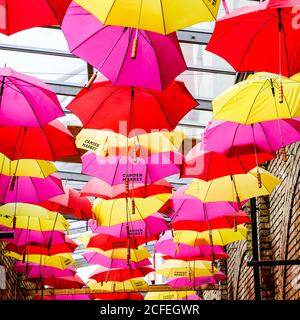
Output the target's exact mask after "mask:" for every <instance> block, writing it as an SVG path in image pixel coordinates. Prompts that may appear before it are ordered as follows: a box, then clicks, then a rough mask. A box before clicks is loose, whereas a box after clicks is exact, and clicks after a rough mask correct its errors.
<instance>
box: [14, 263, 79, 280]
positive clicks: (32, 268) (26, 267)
mask: <svg viewBox="0 0 300 320" xmlns="http://www.w3.org/2000/svg"><path fill="white" fill-rule="evenodd" d="M14 271H15V272H20V273H25V274H27V275H28V277H32V278H38V277H42V278H45V279H46V278H55V277H71V276H74V275H75V274H76V270H75V269H74V268H73V267H72V266H70V267H68V268H66V269H64V270H62V269H58V268H55V267H47V266H43V265H40V264H38V263H34V262H27V263H23V262H22V261H18V262H17V263H16V264H15V266H14Z"/></svg>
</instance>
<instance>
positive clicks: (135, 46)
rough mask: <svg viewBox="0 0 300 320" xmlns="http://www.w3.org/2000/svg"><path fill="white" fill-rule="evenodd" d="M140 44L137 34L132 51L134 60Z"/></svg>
mask: <svg viewBox="0 0 300 320" xmlns="http://www.w3.org/2000/svg"><path fill="white" fill-rule="evenodd" d="M138 45H139V38H138V36H136V37H135V38H134V40H133V44H132V51H131V59H133V60H134V59H135V58H136V53H137V48H138Z"/></svg>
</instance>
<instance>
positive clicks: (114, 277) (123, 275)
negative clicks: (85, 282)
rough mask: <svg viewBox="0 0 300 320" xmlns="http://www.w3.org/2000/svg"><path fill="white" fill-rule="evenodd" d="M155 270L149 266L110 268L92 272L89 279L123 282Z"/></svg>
mask: <svg viewBox="0 0 300 320" xmlns="http://www.w3.org/2000/svg"><path fill="white" fill-rule="evenodd" d="M153 271H155V270H154V269H153V268H150V267H141V268H139V269H129V268H127V269H112V270H106V271H100V272H99V271H98V270H96V271H95V272H93V273H92V275H91V276H90V279H93V280H96V281H97V282H101V283H103V282H107V281H115V282H123V281H126V280H129V279H134V278H142V277H145V276H146V275H147V274H148V273H150V272H153Z"/></svg>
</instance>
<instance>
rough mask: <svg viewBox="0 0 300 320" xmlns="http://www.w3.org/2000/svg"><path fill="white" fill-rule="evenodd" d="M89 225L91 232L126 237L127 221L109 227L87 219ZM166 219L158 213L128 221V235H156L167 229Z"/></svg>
mask: <svg viewBox="0 0 300 320" xmlns="http://www.w3.org/2000/svg"><path fill="white" fill-rule="evenodd" d="M89 227H90V228H91V230H92V232H93V233H104V234H109V235H111V236H114V237H118V238H127V237H128V232H127V229H126V228H127V223H120V224H116V225H113V226H111V227H105V226H97V223H96V221H95V220H90V221H89ZM168 229H169V227H168V224H167V222H166V220H165V219H164V218H163V217H162V216H161V215H160V214H158V213H156V214H153V215H152V216H149V217H147V218H146V219H144V220H137V221H130V222H129V235H130V236H133V237H134V236H145V237H147V236H156V235H159V234H160V233H161V232H163V231H165V230H168Z"/></svg>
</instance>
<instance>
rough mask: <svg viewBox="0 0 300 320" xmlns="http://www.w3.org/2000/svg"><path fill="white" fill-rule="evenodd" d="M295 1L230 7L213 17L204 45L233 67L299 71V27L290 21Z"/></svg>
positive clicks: (276, 0)
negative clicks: (210, 33)
mask: <svg viewBox="0 0 300 320" xmlns="http://www.w3.org/2000/svg"><path fill="white" fill-rule="evenodd" d="M299 5H300V2H299V0H289V1H282V0H267V1H264V2H262V3H261V4H259V5H258V6H247V7H243V8H240V9H237V10H234V11H232V12H231V13H230V14H227V15H226V16H225V17H223V18H221V19H219V20H218V21H217V23H216V27H215V30H214V33H213V35H212V37H211V39H210V42H209V44H208V46H207V47H206V49H207V50H208V51H210V52H213V53H215V54H217V55H219V56H221V57H222V58H224V59H225V60H226V61H227V62H229V63H230V64H231V65H232V66H233V67H234V69H235V70H236V71H239V72H241V71H268V72H274V73H280V71H281V72H282V74H283V75H284V76H288V77H290V76H292V75H293V74H295V73H297V72H299V71H300V62H299V60H298V59H297V56H298V55H299V54H300V46H299V43H300V41H299V39H300V30H299V28H297V27H294V23H293V19H294V18H295V17H296V14H297V10H294V8H295V7H296V6H299ZM241 105H242V104H241Z"/></svg>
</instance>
